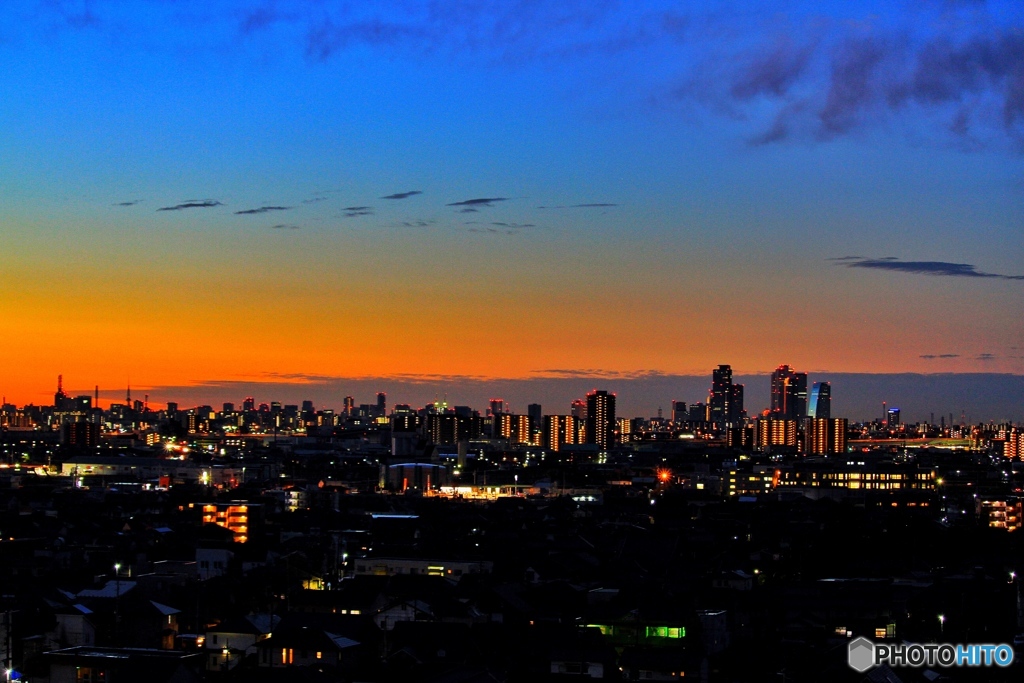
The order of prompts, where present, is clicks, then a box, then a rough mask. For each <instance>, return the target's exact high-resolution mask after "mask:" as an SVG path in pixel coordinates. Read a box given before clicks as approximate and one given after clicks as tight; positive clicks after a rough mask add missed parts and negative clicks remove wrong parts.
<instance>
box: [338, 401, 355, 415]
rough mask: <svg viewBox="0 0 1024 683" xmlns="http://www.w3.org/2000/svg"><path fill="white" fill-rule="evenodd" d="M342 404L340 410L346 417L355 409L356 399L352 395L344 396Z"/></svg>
mask: <svg viewBox="0 0 1024 683" xmlns="http://www.w3.org/2000/svg"><path fill="white" fill-rule="evenodd" d="M342 405H343V408H342V409H341V412H343V413H345V416H346V417H351V416H352V413H353V412H354V411H355V409H356V399H355V398H353V397H352V396H346V397H345V400H344V402H343V404H342Z"/></svg>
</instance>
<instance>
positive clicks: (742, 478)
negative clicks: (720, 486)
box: [726, 465, 777, 496]
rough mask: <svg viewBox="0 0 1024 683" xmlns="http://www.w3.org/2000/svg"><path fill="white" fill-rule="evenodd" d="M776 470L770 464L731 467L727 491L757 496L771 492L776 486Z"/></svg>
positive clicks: (740, 494)
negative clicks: (747, 467)
mask: <svg viewBox="0 0 1024 683" xmlns="http://www.w3.org/2000/svg"><path fill="white" fill-rule="evenodd" d="M776 474H777V473H776V470H775V468H774V467H773V466H770V465H754V466H753V467H751V468H749V469H746V468H742V469H741V468H738V467H733V468H730V469H729V473H728V474H727V475H726V492H727V495H730V496H756V495H759V494H763V493H770V492H771V490H772V489H773V488H775V482H776V479H775V477H776Z"/></svg>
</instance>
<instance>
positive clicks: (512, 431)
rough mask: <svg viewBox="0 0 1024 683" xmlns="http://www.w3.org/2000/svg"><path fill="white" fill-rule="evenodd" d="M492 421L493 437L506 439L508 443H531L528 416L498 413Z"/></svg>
mask: <svg viewBox="0 0 1024 683" xmlns="http://www.w3.org/2000/svg"><path fill="white" fill-rule="evenodd" d="M494 420H495V422H494V431H495V433H494V435H495V437H497V438H501V439H508V440H509V442H510V443H530V442H531V438H530V436H531V434H530V432H531V430H530V418H529V416H528V415H513V414H511V413H500V414H498V415H495V416H494Z"/></svg>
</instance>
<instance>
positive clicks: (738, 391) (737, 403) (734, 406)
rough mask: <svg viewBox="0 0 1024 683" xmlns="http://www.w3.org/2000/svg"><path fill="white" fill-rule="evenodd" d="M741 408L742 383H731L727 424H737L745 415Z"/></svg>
mask: <svg viewBox="0 0 1024 683" xmlns="http://www.w3.org/2000/svg"><path fill="white" fill-rule="evenodd" d="M746 412H747V411H746V410H744V409H743V385H742V384H733V385H732V387H731V389H730V391H729V415H728V417H729V424H730V425H738V424H740V423H741V422H743V419H744V418H745V417H746Z"/></svg>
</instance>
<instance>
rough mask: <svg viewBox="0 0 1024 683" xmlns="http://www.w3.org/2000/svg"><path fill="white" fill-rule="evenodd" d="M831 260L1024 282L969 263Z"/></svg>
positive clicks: (1022, 277)
mask: <svg viewBox="0 0 1024 683" xmlns="http://www.w3.org/2000/svg"><path fill="white" fill-rule="evenodd" d="M831 260H834V261H841V263H836V265H841V266H845V267H847V268H868V269H873V270H888V271H893V272H898V273H913V274H916V275H933V276H937V277H967V278H988V279H997V280H1024V275H1000V274H998V273H986V272H984V271H980V270H978V269H977V267H976V266H973V265H971V264H969V263H949V262H946V261H900V260H899V259H897V258H895V257H892V256H887V257H883V258H877V259H872V258H860V257H853V258H851V257H840V258H837V259H831Z"/></svg>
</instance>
